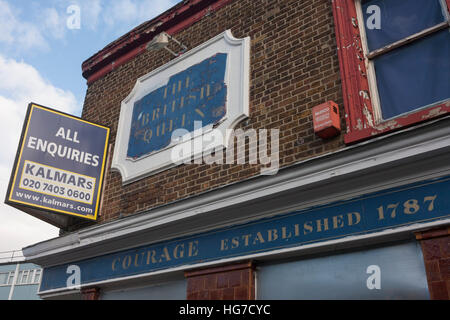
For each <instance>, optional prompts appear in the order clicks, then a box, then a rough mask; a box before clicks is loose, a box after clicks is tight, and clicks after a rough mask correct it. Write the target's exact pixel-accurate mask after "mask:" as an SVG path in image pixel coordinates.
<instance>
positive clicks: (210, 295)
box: [185, 262, 255, 300]
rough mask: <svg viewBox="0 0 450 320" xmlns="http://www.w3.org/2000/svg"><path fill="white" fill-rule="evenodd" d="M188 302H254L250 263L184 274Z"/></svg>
mask: <svg viewBox="0 0 450 320" xmlns="http://www.w3.org/2000/svg"><path fill="white" fill-rule="evenodd" d="M185 277H186V279H187V297H186V298H187V299H188V300H255V274H254V266H253V264H252V263H251V262H247V263H242V264H235V265H230V266H225V267H216V268H211V269H203V270H196V271H191V272H186V273H185Z"/></svg>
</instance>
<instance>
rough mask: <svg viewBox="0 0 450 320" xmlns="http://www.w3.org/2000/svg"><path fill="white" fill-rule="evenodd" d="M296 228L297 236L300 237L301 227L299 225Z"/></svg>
mask: <svg viewBox="0 0 450 320" xmlns="http://www.w3.org/2000/svg"><path fill="white" fill-rule="evenodd" d="M294 228H295V236H296V237H298V236H300V226H299V225H298V224H296V225H294Z"/></svg>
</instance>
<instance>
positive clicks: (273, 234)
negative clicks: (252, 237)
mask: <svg viewBox="0 0 450 320" xmlns="http://www.w3.org/2000/svg"><path fill="white" fill-rule="evenodd" d="M277 239H278V230H277V229H273V230H268V231H267V241H269V242H272V241H275V240H277Z"/></svg>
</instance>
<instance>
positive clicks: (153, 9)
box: [103, 0, 179, 26]
mask: <svg viewBox="0 0 450 320" xmlns="http://www.w3.org/2000/svg"><path fill="white" fill-rule="evenodd" d="M178 2H179V0H169V1H168V0H115V1H113V2H111V4H110V5H108V6H106V7H105V10H104V13H103V19H104V21H105V23H106V24H107V25H108V26H112V25H115V24H117V22H119V23H127V24H136V25H137V24H139V23H142V22H145V21H147V20H151V19H153V18H155V17H156V16H157V15H159V14H161V13H162V12H164V11H165V10H167V9H169V8H170V7H172V6H173V5H175V4H176V3H178Z"/></svg>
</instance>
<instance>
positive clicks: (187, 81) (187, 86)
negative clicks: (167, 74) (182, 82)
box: [186, 77, 189, 88]
mask: <svg viewBox="0 0 450 320" xmlns="http://www.w3.org/2000/svg"><path fill="white" fill-rule="evenodd" d="M186 88H189V77H187V78H186Z"/></svg>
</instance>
